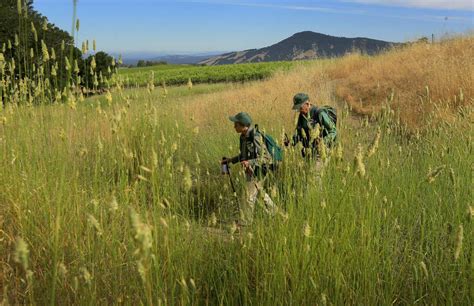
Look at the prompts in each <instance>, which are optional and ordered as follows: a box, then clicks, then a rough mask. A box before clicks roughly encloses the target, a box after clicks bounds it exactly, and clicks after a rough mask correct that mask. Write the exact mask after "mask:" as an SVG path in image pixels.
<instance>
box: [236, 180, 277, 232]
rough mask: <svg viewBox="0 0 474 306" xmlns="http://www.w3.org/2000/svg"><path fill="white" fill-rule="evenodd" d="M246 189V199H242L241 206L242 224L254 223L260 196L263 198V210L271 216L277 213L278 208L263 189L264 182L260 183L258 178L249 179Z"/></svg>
mask: <svg viewBox="0 0 474 306" xmlns="http://www.w3.org/2000/svg"><path fill="white" fill-rule="evenodd" d="M245 187H246V188H245V190H246V193H245V198H244V199H242V202H241V206H240V220H239V222H240V224H242V225H250V224H251V223H252V221H253V214H254V210H255V203H256V202H257V199H258V196H262V197H263V203H264V206H263V209H264V211H265V212H266V213H268V214H269V215H271V216H273V215H275V214H276V213H277V211H278V209H277V206H276V205H275V203H273V200H272V199H271V197H270V196H269V195H268V193H266V192H265V190H264V189H263V182H262V181H258V180H257V179H256V178H247V182H246V186H245Z"/></svg>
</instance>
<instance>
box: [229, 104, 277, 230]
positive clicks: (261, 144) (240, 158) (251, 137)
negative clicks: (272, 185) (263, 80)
mask: <svg viewBox="0 0 474 306" xmlns="http://www.w3.org/2000/svg"><path fill="white" fill-rule="evenodd" d="M229 119H230V121H232V122H234V129H235V131H236V132H237V133H239V134H240V154H239V155H237V156H235V157H232V158H230V159H226V158H224V159H223V160H222V162H221V164H228V163H232V164H236V163H239V162H240V164H241V165H242V167H243V169H244V171H245V175H246V179H247V182H246V197H245V199H243V201H242V203H241V207H240V220H239V225H249V224H250V223H252V220H253V211H254V207H255V202H256V201H257V197H258V195H259V193H260V194H261V195H262V196H263V201H264V204H265V207H264V209H265V211H266V212H267V213H269V214H272V215H273V214H275V213H276V212H277V207H276V206H275V204H274V203H273V201H272V199H271V198H270V196H269V195H268V194H267V193H266V192H265V191H264V189H263V180H264V178H265V175H266V174H267V172H268V171H270V170H271V169H272V168H273V158H272V155H271V154H270V152H269V151H268V149H267V147H266V145H265V140H264V138H263V135H262V134H261V133H260V132H259V131H258V130H257V129H254V128H252V127H251V124H252V119H251V117H250V116H249V114H247V113H244V112H242V113H238V114H237V115H235V116H231V117H229Z"/></svg>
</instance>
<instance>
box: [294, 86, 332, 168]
mask: <svg viewBox="0 0 474 306" xmlns="http://www.w3.org/2000/svg"><path fill="white" fill-rule="evenodd" d="M293 110H296V111H299V116H298V121H297V124H296V131H295V134H294V135H293V139H292V140H293V141H292V143H291V144H292V145H293V146H295V145H297V144H298V143H299V142H301V143H302V145H303V149H302V151H301V153H302V155H303V157H311V158H313V159H315V160H316V162H315V164H316V170H317V171H318V173H319V174H321V173H320V172H321V171H322V170H323V167H324V166H325V162H327V159H326V161H323V160H321V155H322V152H321V149H327V150H330V149H331V148H332V147H333V146H334V144H335V143H336V141H337V129H336V124H337V114H336V110H335V109H334V108H333V107H331V106H321V107H317V106H315V105H312V104H311V102H310V99H309V96H308V95H307V94H305V93H298V94H296V95H295V96H294V97H293ZM289 145H290V140H289V139H286V140H285V146H289ZM323 146H324V148H323ZM308 151H309V152H308ZM308 153H310V154H308Z"/></svg>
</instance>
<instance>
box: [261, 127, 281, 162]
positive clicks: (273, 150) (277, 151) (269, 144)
mask: <svg viewBox="0 0 474 306" xmlns="http://www.w3.org/2000/svg"><path fill="white" fill-rule="evenodd" d="M255 131H256V132H257V133H259V134H261V135H262V136H263V139H264V141H265V146H266V148H267V150H268V152H270V155H271V156H272V158H273V161H274V162H281V161H282V160H283V149H282V148H281V147H280V146H279V145H278V143H277V142H276V141H275V139H274V138H273V137H272V136H270V135H268V134H266V133H264V132H262V131H260V130H259V129H258V125H255Z"/></svg>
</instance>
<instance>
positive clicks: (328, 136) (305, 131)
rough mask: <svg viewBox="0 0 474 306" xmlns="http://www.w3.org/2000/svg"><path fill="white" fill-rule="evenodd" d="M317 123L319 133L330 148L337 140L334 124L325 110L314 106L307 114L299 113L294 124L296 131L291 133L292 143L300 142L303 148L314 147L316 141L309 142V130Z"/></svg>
mask: <svg viewBox="0 0 474 306" xmlns="http://www.w3.org/2000/svg"><path fill="white" fill-rule="evenodd" d="M318 123H319V126H320V129H321V130H320V135H319V137H321V138H322V139H323V141H324V144H325V145H326V147H328V148H330V147H332V145H333V144H334V143H335V142H336V140H337V130H336V124H335V123H334V122H333V121H332V120H331V118H330V117H329V115H328V114H327V113H326V112H325V111H319V109H318V108H317V107H316V106H314V105H313V106H311V108H310V110H309V113H308V115H306V116H305V115H303V114H300V115H299V117H298V122H297V124H296V132H295V134H294V135H293V145H296V144H297V143H298V142H300V141H301V142H302V143H303V146H304V147H305V148H309V147H310V146H312V147H313V149H317V148H316V142H315V141H313V142H312V143H311V131H312V130H314V129H315V128H316V125H317V124H318Z"/></svg>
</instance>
